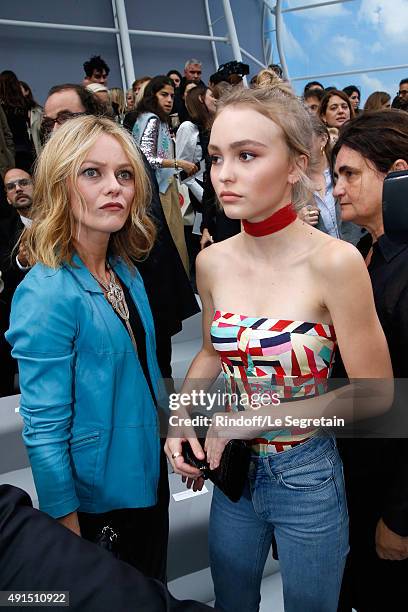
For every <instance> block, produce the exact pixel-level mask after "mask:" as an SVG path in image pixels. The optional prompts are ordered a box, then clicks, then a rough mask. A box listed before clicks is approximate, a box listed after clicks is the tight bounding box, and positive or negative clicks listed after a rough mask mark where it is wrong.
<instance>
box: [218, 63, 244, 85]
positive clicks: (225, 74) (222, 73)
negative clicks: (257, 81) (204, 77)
mask: <svg viewBox="0 0 408 612" xmlns="http://www.w3.org/2000/svg"><path fill="white" fill-rule="evenodd" d="M247 74H249V65H248V64H244V63H243V62H237V61H235V60H234V61H232V62H227V63H226V64H221V66H220V67H219V68H218V70H217V72H215V73H214V74H212V75H211V76H210V82H211V83H212V84H213V85H217V83H221V82H222V81H226V82H227V83H229V82H230V77H232V76H233V75H234V76H236V75H238V76H239V77H241V78H242V77H243V76H245V75H247ZM231 85H233V83H231Z"/></svg>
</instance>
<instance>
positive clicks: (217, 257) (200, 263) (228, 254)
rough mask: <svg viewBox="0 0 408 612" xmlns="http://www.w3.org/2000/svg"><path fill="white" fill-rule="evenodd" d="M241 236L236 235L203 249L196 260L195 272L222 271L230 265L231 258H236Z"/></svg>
mask: <svg viewBox="0 0 408 612" xmlns="http://www.w3.org/2000/svg"><path fill="white" fill-rule="evenodd" d="M240 242H241V236H240V234H237V235H236V236H233V237H232V238H228V239H227V240H223V241H222V242H215V243H214V244H212V245H211V246H209V247H207V248H206V249H203V250H202V251H201V252H200V253H199V254H198V255H197V259H196V266H197V270H199V271H200V272H203V273H205V272H206V271H207V270H214V266H215V265H216V266H217V269H218V270H220V269H223V268H224V267H225V266H226V265H228V264H231V261H232V259H233V258H236V257H237V254H238V253H239V250H240V246H239V244H240Z"/></svg>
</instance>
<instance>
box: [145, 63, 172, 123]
mask: <svg viewBox="0 0 408 612" xmlns="http://www.w3.org/2000/svg"><path fill="white" fill-rule="evenodd" d="M166 85H170V87H172V88H173V90H174V83H173V81H172V80H171V79H170V78H169V77H168V76H166V75H164V74H161V75H159V76H155V77H154V78H153V79H152V80H151V81H149V83H148V84H147V85H146V89H145V91H144V94H143V98H142V99H141V100H140V102H139V104H138V106H137V109H136V111H137V116H139V115H141V114H142V113H154V114H155V115H157V116H158V117H159V119H160V121H164V122H165V123H167V122H168V116H167V115H166V114H165V113H164V112H163V111H162V109H161V108H160V106H159V103H158V101H157V96H156V94H157V93H158V92H159V91H160V90H161V89H163V87H165V86H166Z"/></svg>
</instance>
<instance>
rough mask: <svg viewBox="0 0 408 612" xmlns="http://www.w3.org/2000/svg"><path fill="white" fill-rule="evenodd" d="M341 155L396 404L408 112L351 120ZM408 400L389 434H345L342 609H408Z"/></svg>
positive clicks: (403, 312)
mask: <svg viewBox="0 0 408 612" xmlns="http://www.w3.org/2000/svg"><path fill="white" fill-rule="evenodd" d="M333 155H334V158H335V176H336V186H335V189H334V195H335V197H337V198H338V200H339V203H340V206H341V214H342V219H343V220H344V221H352V222H353V223H356V224H357V225H359V226H361V227H364V228H366V229H367V230H368V232H369V233H368V234H366V236H365V237H364V238H362V240H361V241H360V242H359V245H358V248H359V249H360V251H361V253H362V254H363V256H364V257H365V261H366V264H367V266H368V272H369V275H370V278H371V282H372V286H373V291H374V300H375V306H376V310H377V314H378V317H379V319H380V323H381V325H382V327H383V330H384V333H385V336H386V339H387V341H388V346H389V350H390V355H391V360H392V367H393V371H394V376H395V378H396V379H397V380H396V390H397V392H396V399H395V401H394V405H393V411H394V410H395V409H396V404H397V403H398V400H399V395H398V379H401V378H407V377H408V361H407V356H406V352H407V347H408V233H407V236H406V240H399V241H398V243H396V242H395V241H393V239H392V237H391V236H387V235H386V234H385V233H384V223H383V209H382V194H383V185H384V179H385V178H386V176H387V174H388V173H389V172H393V171H407V170H408V115H407V113H404V112H403V111H386V110H385V111H380V112H375V113H374V112H373V113H369V112H367V113H363V114H361V115H359V116H358V117H357V118H356V119H354V120H353V121H350V122H349V123H347V124H346V125H345V126H344V127H343V129H342V131H341V132H340V136H339V140H338V141H337V144H336V145H335V147H334V150H333ZM400 189H403V183H401V186H400ZM404 204H406V202H404ZM338 374H340V375H341V374H342V372H341V369H340V368H339V369H338V370H337V371H336V375H338ZM402 399H403V398H402ZM403 404H404V406H403V416H402V419H403V420H402V421H400V422H398V423H396V427H395V426H394V427H393V429H392V431H391V433H389V432H388V434H387V437H385V434H384V437H381V432H382V431H384V430H380V434H379V435H377V436H376V439H358V440H339V448H340V453H341V456H342V459H343V463H344V470H345V478H346V491H347V498H348V507H349V514H350V554H349V558H348V562H347V565H346V571H345V576H344V581H343V588H342V596H341V605H340V608H339V610H341V611H342V612H343V611H344V612H345V611H347V612H349V611H350V610H351V608H352V607H355V608H356V609H357V610H358V611H359V612H360V611H361V612H377V611H378V612H380V611H382V612H383V611H384V610H396V611H397V610H401V611H402V610H405V609H406V602H407V598H408V588H407V576H408V440H407V439H406V437H407V427H405V418H406V417H405V416H404V413H405V412H406V410H405V406H406V402H405V401H403ZM404 436H405V439H404Z"/></svg>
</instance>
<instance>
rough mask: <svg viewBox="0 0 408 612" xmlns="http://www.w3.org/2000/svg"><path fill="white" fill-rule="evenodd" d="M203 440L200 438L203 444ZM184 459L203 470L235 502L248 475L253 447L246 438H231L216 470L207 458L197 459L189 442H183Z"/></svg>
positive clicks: (205, 476) (205, 475) (206, 477)
mask: <svg viewBox="0 0 408 612" xmlns="http://www.w3.org/2000/svg"><path fill="white" fill-rule="evenodd" d="M203 442H204V441H203V440H200V443H201V445H202V446H203ZM182 449H183V450H182V453H183V457H184V461H185V462H186V463H188V464H190V465H192V466H194V467H196V468H197V469H199V470H201V472H202V474H203V477H204V478H205V479H208V480H211V482H212V483H213V484H214V485H215V486H216V487H218V488H219V489H220V490H221V491H222V492H223V493H224V494H225V495H226V496H227V497H229V499H230V500H231V501H233V502H237V501H239V499H240V498H241V495H242V491H243V490H244V486H245V482H246V479H247V476H248V470H249V463H250V460H251V449H250V447H249V446H248V444H247V443H246V442H244V440H230V441H229V442H228V444H227V445H226V446H225V448H224V452H223V453H222V457H221V461H220V465H219V466H218V467H217V468H216V469H215V470H210V466H209V464H208V463H207V461H205V460H200V459H197V457H196V456H195V455H194V453H193V451H192V449H191V446H190V444H189V443H188V442H183V446H182Z"/></svg>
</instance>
